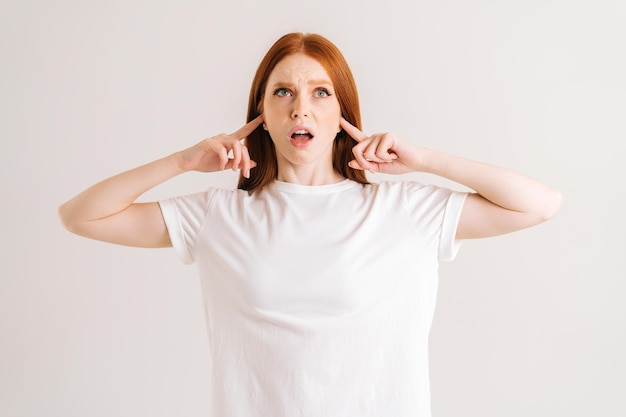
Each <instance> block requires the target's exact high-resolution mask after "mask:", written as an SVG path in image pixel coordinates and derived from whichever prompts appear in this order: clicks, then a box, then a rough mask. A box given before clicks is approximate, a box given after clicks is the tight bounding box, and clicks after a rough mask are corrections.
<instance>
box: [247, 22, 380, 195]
mask: <svg viewBox="0 0 626 417" xmlns="http://www.w3.org/2000/svg"><path fill="white" fill-rule="evenodd" d="M298 52H302V53H304V54H306V55H308V56H310V57H312V58H314V59H315V60H317V61H318V62H319V63H320V64H321V65H322V66H323V67H324V68H325V69H326V72H327V73H328V76H329V77H330V80H331V81H332V83H333V87H334V89H335V94H336V96H337V100H338V101H339V106H340V108H341V115H342V116H343V117H344V118H345V119H346V120H347V121H348V122H350V123H351V124H353V125H354V126H356V127H358V128H359V129H361V110H360V108H359V95H358V92H357V89H356V83H355V82H354V77H353V76H352V71H350V67H349V66H348V63H347V62H346V60H345V58H344V57H343V55H342V54H341V52H340V51H339V49H338V48H337V47H336V46H335V45H334V44H333V43H332V42H330V41H329V40H328V39H326V38H324V37H323V36H321V35H318V34H304V33H289V34H287V35H283V36H282V37H281V38H280V39H278V40H277V41H276V42H275V43H274V45H272V47H271V48H270V49H269V51H268V52H267V54H265V57H264V58H263V60H262V61H261V63H260V64H259V68H258V69H257V71H256V75H255V76H254V80H253V81H252V86H251V88H250V98H249V100H248V118H247V120H248V121H252V120H254V119H255V118H256V117H257V116H259V115H260V114H261V113H262V112H263V109H262V105H263V96H264V93H265V88H266V85H267V79H268V78H269V76H270V74H271V72H272V71H273V70H274V67H276V65H277V64H278V63H279V62H280V61H281V60H283V59H284V58H285V57H287V56H289V55H293V54H296V53H298ZM245 144H246V146H247V147H248V151H249V152H250V158H251V159H252V160H254V161H255V162H256V163H257V166H256V167H255V168H254V169H252V170H251V171H250V178H245V177H244V176H243V175H240V176H239V184H238V186H237V187H238V188H240V189H242V190H247V191H249V192H252V191H255V190H261V189H262V188H263V187H264V186H266V185H268V184H270V183H271V182H273V181H274V180H276V178H277V176H278V163H277V160H276V150H275V148H274V143H273V142H272V140H271V138H270V136H269V133H268V132H267V131H265V130H264V129H263V128H262V127H261V126H259V127H258V128H257V129H256V130H255V131H254V132H252V133H251V134H250V135H248V137H247V138H246V140H245ZM356 144H357V142H356V140H354V139H353V138H352V137H350V136H349V135H348V134H347V133H346V132H345V131H344V130H343V129H342V130H341V132H339V133H338V134H337V136H336V137H335V142H334V145H333V168H334V169H335V171H337V172H338V173H340V174H341V175H343V176H344V177H345V178H349V179H351V180H353V181H356V182H359V183H361V184H368V183H369V181H367V178H366V177H365V172H364V171H362V170H356V169H353V168H350V167H349V166H348V162H350V161H351V160H352V159H354V158H353V155H352V148H353V147H354V146H355V145H356Z"/></svg>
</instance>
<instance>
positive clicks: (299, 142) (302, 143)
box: [289, 138, 313, 148]
mask: <svg viewBox="0 0 626 417" xmlns="http://www.w3.org/2000/svg"><path fill="white" fill-rule="evenodd" d="M312 141H313V138H311V139H307V140H295V139H292V138H289V142H291V144H292V145H293V146H294V147H296V148H306V147H307V146H309V144H310V143H311V142H312Z"/></svg>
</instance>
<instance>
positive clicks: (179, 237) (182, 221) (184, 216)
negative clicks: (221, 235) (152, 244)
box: [159, 191, 212, 264]
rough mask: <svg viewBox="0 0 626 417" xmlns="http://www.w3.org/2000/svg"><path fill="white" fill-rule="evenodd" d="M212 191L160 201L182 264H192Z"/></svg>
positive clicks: (174, 246) (168, 229) (173, 244)
mask: <svg viewBox="0 0 626 417" xmlns="http://www.w3.org/2000/svg"><path fill="white" fill-rule="evenodd" d="M211 195H212V193H211V192H210V191H207V192H202V193H197V194H191V195H187V196H180V197H174V198H170V199H167V200H162V201H159V206H160V207H161V213H162V214H163V219H164V220H165V225H166V226H167V231H168V233H169V236H170V240H171V242H172V247H173V248H174V250H175V251H176V254H177V255H178V257H179V258H180V260H181V262H182V263H185V264H191V263H193V262H194V261H195V259H194V248H195V245H196V242H197V239H198V234H199V232H200V230H201V229H202V226H203V225H204V223H205V220H206V217H207V213H208V211H209V207H210V204H211Z"/></svg>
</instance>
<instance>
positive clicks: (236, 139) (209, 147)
mask: <svg viewBox="0 0 626 417" xmlns="http://www.w3.org/2000/svg"><path fill="white" fill-rule="evenodd" d="M261 123H263V116H262V115H260V116H258V117H257V118H256V119H254V120H252V121H250V122H248V123H247V124H246V125H244V126H243V127H241V128H240V129H238V130H237V131H235V132H234V133H231V134H225V133H222V134H219V135H217V136H213V137H212V138H208V139H204V140H203V141H201V142H199V143H197V144H196V145H194V146H192V147H190V148H187V149H185V150H183V151H180V152H178V154H177V157H178V165H179V167H180V169H181V170H182V171H200V172H214V171H223V170H225V169H232V170H233V171H236V170H238V169H240V170H241V172H242V174H243V176H244V177H246V178H249V177H250V169H252V168H254V167H255V166H256V162H255V161H253V160H251V159H250V154H249V153H248V148H247V147H246V145H244V144H243V143H242V142H241V140H242V139H244V138H245V137H246V136H248V135H249V134H250V133H252V132H254V130H255V129H256V128H257V127H259V126H260V125H261ZM231 152H232V158H231V157H230V156H229V154H230V153H231Z"/></svg>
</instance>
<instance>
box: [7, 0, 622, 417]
mask: <svg viewBox="0 0 626 417" xmlns="http://www.w3.org/2000/svg"><path fill="white" fill-rule="evenodd" d="M625 28H626V2H623V1H621V0H614V1H610V0H587V1H585V0H510V1H507V0H501V1H496V0H475V1H463V0H439V1H425V0H421V1H420V0H411V1H398V0H387V1H384V2H378V1H373V2H371V4H369V3H368V2H363V1H361V0H353V1H343V2H342V1H339V0H317V1H314V2H302V1H289V2H287V1H284V0H273V1H271V2H261V1H252V0H248V1H246V0H234V1H230V0H229V1H217V0H212V1H207V0H205V1H200V0H197V1H192V0H184V1H178V2H170V1H162V0H150V1H148V0H139V1H126V0H124V1H122V0H113V1H78V0H76V1H71V0H59V1H44V0H20V1H17V0H15V1H6V0H5V1H3V2H2V5H1V10H0V47H1V50H0V59H1V66H0V110H1V113H0V117H1V119H0V120H1V121H0V134H1V141H2V142H1V145H0V172H1V184H0V185H1V187H2V188H1V190H0V191H1V192H0V198H1V199H2V205H1V208H0V210H1V211H0V214H1V216H2V233H1V235H0V236H1V237H0V239H1V240H0V245H1V249H2V251H1V254H2V255H1V256H2V262H1V263H0V415H1V416H6V417H23V416H24V417H26V416H28V417H31V416H32V417H34V416H63V417H84V416H152V417H160V416H185V417H194V416H203V415H206V410H207V409H208V407H207V404H206V395H205V393H206V391H207V372H208V366H209V364H208V362H207V359H206V355H205V354H204V352H205V351H206V349H207V342H206V338H205V335H204V324H203V315H202V314H203V313H202V300H201V299H200V292H199V283H198V281H197V278H196V275H195V270H194V268H193V267H188V266H183V265H181V264H180V263H178V260H177V259H176V257H175V255H174V253H173V251H171V250H167V249H163V250H143V249H133V248H125V247H119V246H114V245H107V244H103V243H99V242H95V241H89V240H86V239H83V238H80V237H77V236H73V235H71V234H69V233H68V232H66V231H64V230H63V229H62V228H61V226H60V223H59V221H58V219H57V217H56V207H57V206H58V205H59V204H61V203H62V202H63V201H65V200H67V199H69V198H70V197H72V196H73V195H74V194H76V193H78V192H79V191H81V190H82V189H83V188H86V187H87V186H89V185H91V184H93V183H94V182H96V181H98V180H100V179H103V178H105V177H107V176H110V175H112V174H115V173H118V172H120V171H122V170H125V169H129V168H132V167H134V166H137V165H140V164H142V163H145V162H148V161H151V160H153V159H156V158H159V157H161V156H165V155H167V154H169V153H171V152H174V151H177V150H179V149H181V148H183V147H186V146H189V145H191V144H193V143H195V142H197V141H199V140H201V139H203V138H205V137H208V136H212V135H214V134H217V133H220V132H222V131H225V132H230V131H234V130H235V129H237V128H238V127H240V126H241V125H242V124H243V122H244V120H245V112H246V108H247V98H248V91H249V87H250V83H251V81H252V77H253V75H254V71H255V70H256V67H257V65H258V63H259V61H260V59H261V57H262V56H263V55H264V54H265V52H266V51H267V49H268V48H269V47H270V45H271V44H272V43H273V42H274V41H275V40H276V39H277V38H278V37H279V36H280V35H282V34H284V33H286V32H291V31H305V32H318V33H320V34H322V35H324V36H326V37H328V38H329V39H331V40H332V41H333V42H334V43H335V44H336V45H337V46H338V47H339V48H340V49H341V50H342V51H343V53H344V55H345V56H346V58H347V59H348V62H349V63H350V64H351V67H352V70H353V72H354V75H355V78H356V81H357V85H358V86H359V91H360V97H361V104H362V113H363V121H364V128H365V131H366V132H370V133H374V132H377V131H391V132H394V133H396V134H397V135H399V136H402V137H404V138H406V139H408V140H411V141H414V142H415V143H417V144H420V145H423V146H428V147H432V148H437V149H440V150H442V151H446V152H450V153H455V154H458V155H461V156H466V157H470V158H474V159H479V160H483V161H486V162H490V163H494V164H498V165H504V166H507V167H510V168H513V169H516V170H519V171H522V172H524V173H526V174H528V175H530V176H532V177H535V178H538V179H540V180H542V181H544V182H546V183H548V184H549V185H551V186H553V187H555V188H557V189H559V190H560V191H561V192H562V193H563V194H564V196H565V202H564V206H563V208H562V210H561V212H560V213H559V214H558V216H557V217H556V218H555V219H553V220H552V221H550V222H548V223H546V224H544V225H541V226H538V227H536V228H533V229H530V230H527V231H523V232H519V233H516V234H513V235H508V236H504V237H499V238H493V239H489V240H481V241H468V242H465V243H464V245H463V248H462V250H461V252H460V254H459V257H458V258H457V260H455V261H454V262H452V263H449V264H444V265H442V268H441V284H440V294H439V304H438V310H437V313H436V316H435V323H434V326H433V330H432V333H431V368H432V392H433V410H434V414H435V417H502V416H507V417H518V416H519V417H522V416H524V417H527V416H534V417H544V416H545V417H548V416H550V417H553V416H567V417H583V416H584V417H597V416H602V417H624V416H626V400H625V399H624V398H625V397H626V360H625V357H624V352H626V330H625V329H626V307H625V305H626V303H625V301H624V300H625V298H626V297H625V295H626V291H625V290H626V282H625V281H626V267H625V265H624V262H625V261H624V259H625V258H624V255H625V252H626V251H625V249H626V245H625V244H624V233H625V232H626V222H625V220H624V203H625V191H624V180H626V169H625V168H624V156H625V154H626V153H625V152H624V151H625V150H626V147H625V145H624V142H625V141H626V122H625V120H626V117H625V116H626V29H625ZM407 178H416V179H419V180H423V181H434V182H438V183H441V184H444V185H446V183H445V181H440V180H438V179H437V178H431V177H423V176H420V175H418V174H416V175H414V176H412V177H411V176H408V177H407ZM371 179H372V180H374V181H376V180H377V179H380V177H375V176H373V177H371ZM235 181H236V177H235V176H234V174H231V173H220V174H213V175H201V174H187V175H185V176H181V177H179V178H176V179H174V180H172V181H170V182H168V183H166V184H164V185H163V186H161V187H159V188H157V189H155V190H153V191H151V192H149V193H148V194H147V195H146V196H145V197H144V198H145V199H155V198H163V197H168V196H171V195H174V194H183V193H187V192H192V191H199V190H202V189H203V188H204V187H206V186H207V185H209V184H224V185H233V186H234V183H235ZM449 185H450V186H451V187H457V186H456V185H455V184H449ZM329 417H334V416H329ZM398 417H402V416H398Z"/></svg>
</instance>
